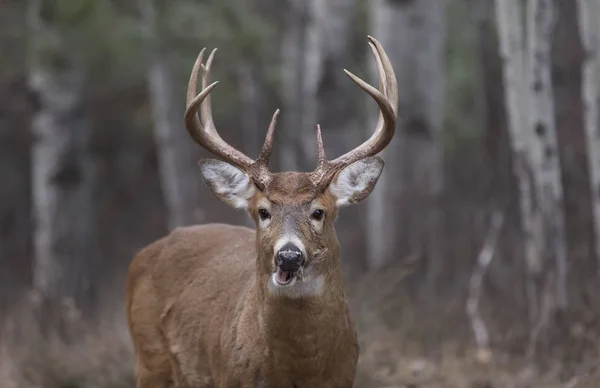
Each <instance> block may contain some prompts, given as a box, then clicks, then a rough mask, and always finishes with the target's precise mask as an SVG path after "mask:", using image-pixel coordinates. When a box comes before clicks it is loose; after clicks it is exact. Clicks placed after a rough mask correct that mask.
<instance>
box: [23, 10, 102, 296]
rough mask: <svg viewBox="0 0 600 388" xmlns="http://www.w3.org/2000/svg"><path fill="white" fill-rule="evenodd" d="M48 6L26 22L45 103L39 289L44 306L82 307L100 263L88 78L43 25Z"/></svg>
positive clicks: (35, 153)
mask: <svg viewBox="0 0 600 388" xmlns="http://www.w3.org/2000/svg"><path fill="white" fill-rule="evenodd" d="M43 1H44V0H32V1H31V2H30V4H29V9H28V20H27V23H28V28H29V31H30V34H31V36H30V44H31V46H30V51H29V63H28V71H29V84H30V87H31V88H32V90H33V91H34V92H35V93H36V95H37V98H38V101H39V109H38V111H37V112H36V113H35V115H34V117H33V121H32V130H33V133H34V135H35V137H34V138H35V141H34V143H33V146H32V151H31V157H32V179H33V181H32V195H33V216H34V219H35V224H34V232H33V235H34V255H35V257H34V268H33V285H34V288H35V290H36V291H38V292H39V293H40V294H41V295H40V296H41V297H43V298H44V300H48V301H56V302H67V303H76V304H77V306H78V307H82V305H83V306H85V305H86V303H87V302H89V301H90V298H91V296H92V295H91V291H92V279H93V273H94V258H95V257H96V256H95V255H96V254H95V249H94V244H93V241H94V236H95V233H94V232H93V226H94V217H93V202H92V199H93V198H92V193H93V184H92V183H93V177H94V171H93V163H92V159H91V156H90V155H89V153H88V152H89V150H88V148H87V147H88V143H89V134H90V128H89V125H88V123H87V120H86V118H85V113H84V112H85V110H84V106H83V105H84V104H83V86H84V79H85V75H84V68H83V65H82V63H81V62H80V61H79V58H77V56H76V54H75V52H76V49H75V48H73V47H69V44H68V40H67V38H66V34H65V33H64V31H62V30H61V28H60V26H57V25H56V23H55V22H54V21H53V20H46V19H43V17H42V12H41V9H42V5H43ZM45 6H48V7H50V5H49V4H46V5H45Z"/></svg>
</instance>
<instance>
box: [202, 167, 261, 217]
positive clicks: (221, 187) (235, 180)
mask: <svg viewBox="0 0 600 388" xmlns="http://www.w3.org/2000/svg"><path fill="white" fill-rule="evenodd" d="M200 169H201V171H202V175H203V176H204V179H205V180H206V182H207V183H208V185H209V186H210V188H211V190H212V192H213V193H214V194H215V196H217V197H218V198H219V199H221V200H222V201H224V202H226V203H228V204H230V205H231V206H233V207H234V208H236V209H246V210H247V209H248V202H249V201H250V199H251V198H252V196H253V195H254V190H255V187H254V183H252V181H251V180H250V177H249V176H248V175H246V174H245V173H244V172H243V171H242V170H240V169H239V168H237V167H234V166H232V165H231V164H229V163H225V162H222V161H220V160H209V161H204V162H203V163H201V165H200Z"/></svg>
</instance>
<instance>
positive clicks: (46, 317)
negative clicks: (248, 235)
mask: <svg viewBox="0 0 600 388" xmlns="http://www.w3.org/2000/svg"><path fill="white" fill-rule="evenodd" d="M598 15H600V7H599V5H598V1H597V0H581V1H575V0H527V1H524V0H498V1H493V0H327V1H325V0H283V1H267V0H237V1H234V0H218V1H216V0H179V1H166V0H29V1H25V0H2V1H0V56H1V60H0V176H1V177H2V179H1V181H2V185H1V188H0V231H1V233H0V324H1V325H2V326H1V328H2V329H1V331H0V333H1V334H0V386H1V387H2V388H4V387H6V388H13V387H44V388H45V387H48V388H55V387H56V388H59V387H61V388H67V387H69V388H75V387H77V388H84V387H86V388H87V387H90V388H91V387H99V388H102V387H132V386H133V376H132V372H133V362H132V354H131V344H130V340H129V337H128V332H127V329H126V326H125V318H124V279H125V276H126V271H127V267H128V265H129V262H130V260H131V259H132V257H133V255H135V253H136V252H137V251H138V250H140V249H141V248H142V247H143V246H145V245H146V244H149V243H150V242H152V241H153V240H154V239H157V238H159V237H161V236H163V235H165V234H166V233H168V232H169V231H170V230H172V229H173V228H175V227H177V226H180V225H189V224H195V223H207V222H229V223H237V224H244V225H249V226H250V225H251V223H250V220H249V218H248V217H247V215H245V214H243V213H242V212H237V211H235V210H232V209H230V208H229V207H227V206H226V205H224V204H222V203H221V202H219V201H218V200H217V199H216V198H214V197H212V196H211V194H210V193H209V191H208V189H207V187H206V186H205V185H204V183H203V181H202V178H201V175H200V174H199V169H198V166H197V161H198V160H199V159H200V158H202V157H211V155H209V154H208V153H207V152H206V151H204V150H202V149H200V147H199V146H198V145H197V144H195V143H194V142H193V141H192V139H191V138H190V137H189V135H188V134H187V131H186V130H185V127H184V125H183V113H184V108H185V97H184V96H185V90H186V84H187V80H188V77H189V74H190V71H191V68H192V65H193V63H194V60H195V58H196V55H197V54H198V52H199V51H200V49H201V48H202V47H205V46H206V47H208V49H212V48H214V47H218V48H219V50H218V52H217V54H216V59H215V62H214V65H213V69H214V70H213V79H214V80H219V81H220V83H219V86H218V87H217V88H216V89H215V90H214V91H213V93H212V96H213V99H212V101H213V112H214V114H215V122H216V123H217V127H218V128H219V130H220V133H221V136H222V137H223V138H224V139H225V140H226V141H228V142H229V143H230V144H232V145H234V146H235V147H237V148H239V149H241V150H242V151H243V152H245V153H246V154H248V155H249V156H251V157H256V156H257V155H258V151H259V149H260V145H261V144H262V141H263V139H264V136H265V134H266V129H267V126H268V124H269V121H270V119H271V115H272V113H273V112H274V110H275V109H277V108H280V109H281V115H280V118H279V122H278V128H277V131H276V135H275V145H274V158H273V159H274V160H272V162H271V165H270V167H271V170H272V171H282V170H299V171H311V170H312V169H313V168H314V166H315V163H316V144H315V141H316V140H315V125H316V124H317V123H318V124H320V125H321V128H322V130H323V135H324V141H325V148H326V151H327V155H328V156H329V157H330V158H334V157H337V156H339V155H341V154H342V153H345V152H346V151H348V150H350V149H351V148H354V147H355V146H357V145H358V144H360V143H361V142H362V141H364V140H365V139H366V138H367V137H368V136H370V134H371V133H372V131H373V129H374V128H375V123H376V120H377V109H376V105H375V104H374V103H373V101H372V100H371V99H370V98H369V97H368V96H366V94H365V93H364V92H362V91H361V90H360V89H359V88H358V87H356V85H354V84H353V83H352V82H351V81H350V80H349V79H348V78H347V77H346V75H345V74H344V73H343V71H342V69H344V68H346V69H348V70H350V71H352V72H353V73H355V74H357V75H358V76H359V77H361V78H363V79H365V80H366V81H368V82H370V83H372V84H374V85H376V79H377V78H376V75H375V67H374V61H373V58H372V56H371V54H370V52H369V49H368V45H367V35H373V36H374V37H375V38H377V39H378V40H379V41H380V42H381V43H382V44H383V46H384V48H385V50H386V52H387V53H388V55H389V56H390V59H391V60H392V63H393V65H394V69H395V72H396V76H397V78H398V84H399V98H400V103H399V120H398V128H397V132H396V136H395V137H394V139H393V140H392V142H391V143H390V145H389V146H388V147H387V149H386V150H385V151H384V152H383V153H382V156H383V158H384V159H385V161H386V167H385V170H384V173H383V175H382V177H381V179H380V180H379V183H378V185H377V187H376V188H375V190H374V192H373V193H372V195H371V196H370V197H369V198H368V199H367V200H366V201H364V202H362V203H360V204H359V205H357V206H354V207H351V208H346V209H344V210H343V211H342V213H341V215H340V216H339V219H338V221H337V232H338V237H339V239H340V242H341V245H342V256H343V258H342V259H343V267H344V271H345V277H346V282H345V286H346V291H347V293H348V297H349V300H350V304H351V309H352V314H353V317H354V319H355V321H356V325H357V329H358V333H359V339H360V343H361V357H360V361H359V366H358V376H357V382H356V387H444V388H445V387H480V388H483V387H571V388H574V387H598V386H600V371H598V368H599V367H600V362H599V361H600V359H599V357H598V351H599V350H600V345H599V343H598V340H599V338H600V332H599V323H600V322H599V320H598V318H599V313H600V297H599V295H600V294H599V292H600V266H599V263H600V261H599V260H600V239H599V238H597V236H600V139H599V137H600V135H599V133H600V130H599V120H598V104H599V102H600V99H599V98H598V96H599V95H600V94H599V87H600V79H599V77H598V66H597V61H598V60H599V58H600V53H599V52H598V50H599V48H600V18H599V17H598Z"/></svg>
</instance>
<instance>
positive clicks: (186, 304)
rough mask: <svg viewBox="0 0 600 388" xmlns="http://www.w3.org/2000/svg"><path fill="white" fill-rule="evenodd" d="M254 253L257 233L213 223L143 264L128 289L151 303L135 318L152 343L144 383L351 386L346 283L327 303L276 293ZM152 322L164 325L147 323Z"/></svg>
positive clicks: (151, 253) (352, 338) (144, 354)
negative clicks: (271, 291)
mask: <svg viewBox="0 0 600 388" xmlns="http://www.w3.org/2000/svg"><path fill="white" fill-rule="evenodd" d="M190 242H191V243H190ZM255 252H256V250H255V233H254V231H253V230H251V229H247V228H242V227H234V226H229V225H219V224H209V225H203V226H192V227H186V228H180V229H176V230H175V231H173V232H172V233H171V234H170V235H169V236H168V237H166V238H164V239H162V240H159V241H158V242H155V243H154V244H152V245H150V246H149V247H148V248H146V249H145V250H143V251H142V252H140V254H139V255H138V256H137V257H136V258H135V260H134V261H133V263H132V265H131V273H132V276H131V278H130V279H132V281H130V282H129V284H128V291H129V292H130V295H131V297H132V299H133V298H139V299H142V297H144V298H145V300H146V303H144V305H143V306H140V305H138V306H137V308H133V309H131V308H130V312H134V314H132V315H130V317H129V319H130V324H131V325H132V327H134V328H136V329H138V330H134V334H133V335H134V338H135V339H134V341H136V340H137V341H139V342H140V343H145V344H146V345H145V346H140V347H139V348H136V358H138V360H139V361H138V365H137V366H136V374H137V375H138V378H139V377H142V376H143V377H142V378H144V379H145V381H148V382H149V384H148V385H146V386H148V387H162V386H164V387H168V386H169V385H168V383H169V381H171V380H174V381H176V382H177V383H178V384H179V385H180V386H183V387H187V386H189V387H230V386H231V387H265V388H266V387H282V388H284V387H290V388H292V387H298V388H300V387H315V386H319V387H320V386H322V387H351V386H352V378H353V376H354V370H355V366H356V360H357V358H358V348H357V342H356V334H355V331H354V329H353V327H352V324H351V321H350V317H349V315H348V313H347V306H346V303H345V300H344V295H343V291H342V288H341V287H342V283H341V279H339V278H338V279H334V278H330V279H327V281H326V282H324V283H327V284H329V286H328V287H324V289H323V293H322V294H321V295H320V296H314V297H308V298H296V299H290V298H285V297H281V296H269V295H268V294H267V291H266V289H265V287H264V285H266V279H265V278H268V275H263V281H262V282H261V281H260V279H257V278H256V277H255V276H254V274H255V273H256V268H255V266H256V256H255ZM210 253H213V255H212V256H206V255H207V254H208V255H210ZM203 257H204V258H206V259H204V260H203ZM174 258H177V260H173V259H174ZM233 267H235V268H236V270H238V271H236V272H235V273H232V272H231V271H230V268H233ZM190 269H191V270H190ZM207 271H210V272H211V273H212V274H213V276H211V277H207V276H206V272H207ZM332 272H333V271H332ZM332 275H333V276H335V277H337V275H335V274H333V273H332ZM137 277H141V278H143V279H144V280H143V282H137V281H136V278H137ZM138 279H139V278H138ZM174 279H176V281H174ZM213 281H214V282H218V283H219V284H211V282H213ZM260 284H263V286H262V287H261V285H260ZM223 288H225V289H227V292H222V291H220V290H222V289H223ZM149 290H156V291H155V292H154V293H152V294H148V291H149ZM159 295H160V297H159ZM150 296H152V298H150ZM129 305H130V306H131V299H130V301H129ZM137 309H139V310H137ZM142 311H143V312H144V313H143V314H142ZM150 316H151V317H153V319H152V322H156V325H151V326H145V323H146V322H148V317H150ZM323 329H326V330H323ZM163 337H164V338H163ZM163 343H168V344H169V345H168V347H166V346H163ZM331 349H334V351H331ZM157 350H158V351H157ZM209 366H210V367H209ZM333 371H337V372H333ZM179 385H178V386H179Z"/></svg>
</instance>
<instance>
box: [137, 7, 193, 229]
mask: <svg viewBox="0 0 600 388" xmlns="http://www.w3.org/2000/svg"><path fill="white" fill-rule="evenodd" d="M139 4H140V10H141V13H142V19H143V21H144V28H145V31H144V32H145V37H146V43H147V46H148V51H149V52H148V56H149V58H150V60H149V67H148V70H147V72H148V73H147V77H148V88H149V96H150V103H151V107H152V114H153V120H154V136H155V139H156V148H157V152H158V161H159V164H158V165H159V174H160V181H161V186H162V192H163V196H164V200H165V203H166V208H167V214H168V218H167V219H168V228H169V230H172V229H174V228H176V227H178V226H184V225H191V224H195V223H199V222H201V221H202V219H203V218H204V216H203V211H202V209H201V208H200V207H199V196H200V183H201V179H200V176H199V174H198V168H197V166H196V164H195V162H194V158H193V156H194V153H193V148H192V147H194V146H195V144H194V143H193V141H192V140H191V139H190V137H189V135H188V133H187V132H186V131H185V127H184V124H183V112H184V110H185V109H184V103H183V101H182V98H179V97H178V96H177V95H176V93H175V91H176V90H177V89H176V85H175V79H174V76H173V74H172V71H171V67H170V64H169V58H170V55H169V50H168V49H167V48H166V42H165V39H164V38H161V28H160V27H159V26H160V23H159V21H158V15H157V9H156V4H155V3H154V0H140V2H139Z"/></svg>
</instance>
